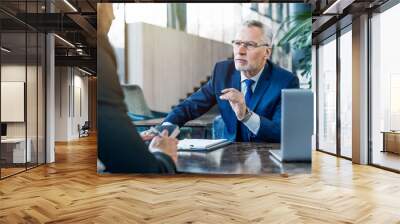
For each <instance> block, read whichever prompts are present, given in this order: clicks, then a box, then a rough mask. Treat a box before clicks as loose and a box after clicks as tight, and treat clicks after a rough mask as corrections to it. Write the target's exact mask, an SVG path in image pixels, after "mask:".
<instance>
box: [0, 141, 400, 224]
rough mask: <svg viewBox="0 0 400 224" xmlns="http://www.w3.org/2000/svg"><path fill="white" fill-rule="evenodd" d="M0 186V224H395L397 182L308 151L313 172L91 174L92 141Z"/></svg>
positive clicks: (60, 149) (65, 148)
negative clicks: (201, 174) (266, 174)
mask: <svg viewBox="0 0 400 224" xmlns="http://www.w3.org/2000/svg"><path fill="white" fill-rule="evenodd" d="M56 149H57V150H56V158H57V159H56V163H55V164H51V165H46V166H41V167H39V168H36V169H33V170H30V171H28V172H26V173H22V174H19V175H17V176H14V177H10V178H8V179H5V180H2V181H0V223H44V222H47V223H374V224H375V223H400V175H399V174H395V173H391V172H387V171H384V170H380V169H377V168H374V167H369V166H359V165H352V164H351V162H350V161H347V160H343V159H338V158H335V157H333V156H330V155H326V154H323V153H319V152H315V153H314V155H313V172H312V174H307V175H293V176H289V177H284V176H280V175H269V176H261V177H257V176H228V177H227V176H208V175H204V176H189V175H186V176H184V177H182V176H179V177H177V176H166V177H161V176H132V175H106V176H98V175H97V174H96V139H95V138H94V137H89V138H84V139H82V140H80V141H76V142H70V143H68V144H57V148H56Z"/></svg>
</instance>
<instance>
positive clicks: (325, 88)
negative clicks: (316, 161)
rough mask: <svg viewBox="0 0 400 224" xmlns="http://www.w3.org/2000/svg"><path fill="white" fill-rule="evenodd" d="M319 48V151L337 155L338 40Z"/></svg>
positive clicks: (328, 42)
mask: <svg viewBox="0 0 400 224" xmlns="http://www.w3.org/2000/svg"><path fill="white" fill-rule="evenodd" d="M334 38H335V37H332V38H330V40H328V41H327V42H326V43H323V44H321V45H320V46H319V48H318V62H317V63H318V66H319V67H318V108H319V109H318V117H319V122H318V149H320V150H322V151H326V152H330V153H336V40H335V39H334Z"/></svg>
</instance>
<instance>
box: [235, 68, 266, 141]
mask: <svg viewBox="0 0 400 224" xmlns="http://www.w3.org/2000/svg"><path fill="white" fill-rule="evenodd" d="M263 71H264V67H263V68H262V69H261V70H260V72H259V73H258V74H257V75H255V76H253V77H251V79H252V80H253V81H254V83H253V85H252V86H251V90H252V91H253V95H254V90H255V89H256V86H257V83H258V79H260V76H261V73H262V72H263ZM246 79H247V77H246V76H245V75H243V73H242V72H241V73H240V83H241V88H240V89H241V92H242V93H243V96H246V90H247V86H246V83H245V82H244V80H246ZM246 106H247V107H248V105H246ZM243 124H244V125H246V127H247V128H248V129H249V130H250V131H251V132H252V133H253V134H255V135H256V134H257V133H258V130H259V129H260V116H258V114H256V113H254V112H253V114H252V115H251V116H250V118H249V119H248V120H247V121H246V122H243Z"/></svg>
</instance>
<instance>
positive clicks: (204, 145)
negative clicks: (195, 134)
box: [178, 139, 231, 150]
mask: <svg viewBox="0 0 400 224" xmlns="http://www.w3.org/2000/svg"><path fill="white" fill-rule="evenodd" d="M230 143H231V142H230V141H228V140H227V139H183V140H180V141H179V143H178V150H211V149H215V148H218V147H221V146H224V145H227V144H230Z"/></svg>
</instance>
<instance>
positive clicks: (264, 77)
mask: <svg viewBox="0 0 400 224" xmlns="http://www.w3.org/2000/svg"><path fill="white" fill-rule="evenodd" d="M265 66H266V68H264V70H263V72H262V73H261V76H260V79H259V80H258V82H257V86H256V89H255V90H254V93H253V96H252V97H251V101H250V105H249V108H250V110H252V111H254V109H255V108H256V106H257V104H258V103H259V102H260V99H261V98H262V97H263V96H264V93H265V91H266V90H267V89H268V87H269V85H270V84H271V82H270V79H269V77H270V75H271V71H272V68H271V67H272V65H271V63H269V61H268V62H267V63H266V64H265ZM239 82H240V80H239Z"/></svg>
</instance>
